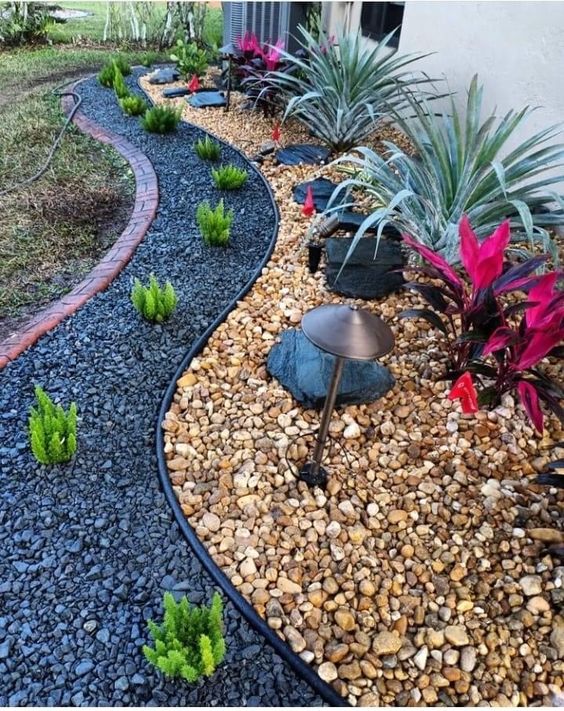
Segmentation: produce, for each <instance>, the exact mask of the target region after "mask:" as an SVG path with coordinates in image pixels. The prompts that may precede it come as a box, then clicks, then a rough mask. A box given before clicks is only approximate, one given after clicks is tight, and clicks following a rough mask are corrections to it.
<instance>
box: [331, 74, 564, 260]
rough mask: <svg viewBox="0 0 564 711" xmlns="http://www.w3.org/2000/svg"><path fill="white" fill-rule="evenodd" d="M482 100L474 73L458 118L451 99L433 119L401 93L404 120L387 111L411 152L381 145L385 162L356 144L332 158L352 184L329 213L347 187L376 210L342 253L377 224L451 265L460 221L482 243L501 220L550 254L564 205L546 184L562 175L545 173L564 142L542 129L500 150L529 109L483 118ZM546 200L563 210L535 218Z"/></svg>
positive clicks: (554, 129)
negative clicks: (350, 151) (465, 222)
mask: <svg viewBox="0 0 564 711" xmlns="http://www.w3.org/2000/svg"><path fill="white" fill-rule="evenodd" d="M482 95H483V88H482V86H481V85H480V84H479V83H478V77H477V76H474V78H473V79H472V82H471V84H470V88H469V91H468V97H467V102H466V107H465V109H464V113H460V112H459V110H458V109H457V108H456V105H455V103H454V100H453V99H452V98H451V101H450V110H449V111H448V112H446V111H445V112H444V113H442V114H438V113H437V112H436V110H435V107H434V106H433V107H431V105H430V104H429V103H428V102H427V101H426V100H425V99H423V100H422V99H421V97H420V96H416V95H415V94H414V92H411V91H408V92H407V93H406V98H407V101H408V105H409V109H410V110H409V111H408V113H409V114H410V116H409V117H406V115H405V113H403V114H402V113H400V112H398V111H396V110H395V109H394V108H392V109H391V110H392V114H393V116H394V118H395V120H396V122H397V124H398V126H399V127H400V129H401V130H402V131H403V132H404V133H405V134H406V135H407V137H408V138H409V140H410V142H411V144H412V146H413V153H407V152H406V151H405V150H403V149H402V148H400V147H399V146H398V145H396V144H395V143H392V142H384V145H385V148H386V150H385V153H384V155H379V154H378V153H376V152H375V151H373V150H371V149H369V148H365V147H361V148H357V149H356V150H355V152H354V153H353V154H351V155H348V156H345V157H343V158H341V159H337V161H335V163H339V164H340V165H341V167H342V168H343V170H344V171H345V172H346V173H349V174H350V175H352V177H351V178H349V179H348V180H345V181H343V182H342V183H341V184H340V185H339V187H338V188H337V189H336V190H335V193H334V194H333V196H332V199H331V202H330V204H329V209H331V206H332V205H336V204H337V196H339V195H341V197H342V191H350V190H351V189H353V188H356V189H359V190H361V191H362V192H364V193H365V194H366V195H367V196H368V197H370V198H372V200H373V203H374V211H373V212H372V214H371V215H369V216H368V217H367V218H366V219H365V220H364V222H363V223H362V225H361V226H360V228H359V230H358V232H357V233H356V235H355V238H354V240H353V244H352V246H351V250H350V254H352V252H353V250H354V247H355V246H356V244H357V242H358V240H359V239H360V238H361V237H362V236H363V235H364V234H365V233H366V231H367V230H368V229H369V228H373V227H374V226H377V227H378V232H377V234H378V236H380V235H381V234H382V231H383V229H384V228H385V227H386V226H387V225H391V226H393V227H395V228H396V229H398V230H400V231H401V232H404V233H407V234H409V235H411V236H412V237H413V238H414V239H416V240H417V241H418V242H420V243H422V244H424V245H426V246H428V247H430V248H432V249H433V250H435V251H436V252H438V253H439V254H441V256H443V257H444V258H445V259H446V260H447V261H449V262H450V263H452V264H454V263H457V262H458V261H459V250H458V246H459V238H458V223H459V222H460V220H461V218H462V216H463V215H467V216H468V218H469V220H470V221H471V223H472V225H473V226H474V229H475V231H476V233H477V235H478V236H479V237H482V238H483V237H485V236H486V235H487V234H490V233H491V232H493V230H494V229H495V227H496V226H497V225H498V224H499V223H500V222H501V221H502V220H503V219H504V218H506V217H509V218H510V219H511V228H512V239H513V240H514V241H518V242H522V241H523V239H524V237H525V236H526V237H527V238H528V240H529V242H530V244H531V245H532V244H533V243H534V242H535V241H537V240H538V241H540V242H541V243H542V245H543V248H544V249H545V250H549V251H551V253H552V254H553V255H554V256H556V250H555V245H554V243H553V241H552V239H551V237H550V235H549V233H548V231H547V228H548V227H551V226H555V225H559V224H564V212H563V211H562V205H563V203H562V198H561V197H560V196H558V195H556V194H555V193H554V192H552V191H550V190H547V187H548V186H549V185H551V184H555V183H559V182H562V181H563V180H564V175H563V174H562V172H559V173H558V174H552V175H551V174H549V171H553V170H554V169H555V168H558V167H559V166H560V165H561V161H562V159H563V158H564V145H563V144H554V143H552V141H553V140H554V138H555V137H556V136H557V135H558V134H559V133H560V132H561V127H560V126H558V125H555V126H551V127H549V128H546V129H544V130H543V131H540V132H538V133H536V134H534V135H533V136H531V137H530V138H529V139H527V140H525V141H522V142H521V143H520V144H519V145H517V146H516V147H515V148H513V149H509V150H506V146H507V144H508V142H509V141H511V140H512V139H513V136H514V134H515V132H516V131H517V129H518V128H520V127H521V125H522V124H523V122H524V121H525V119H526V118H527V116H528V115H529V114H530V113H531V111H532V110H533V109H531V108H529V107H525V108H524V109H522V110H520V111H513V110H512V111H508V112H507V113H506V114H505V116H503V118H501V119H498V118H497V117H496V116H495V113H491V114H490V115H489V116H488V117H487V118H486V119H485V120H482V118H481V116H482ZM554 201H556V202H557V203H558V204H559V205H560V206H561V207H560V209H559V210H558V211H554V212H546V211H543V208H544V206H545V205H546V204H547V203H550V202H554Z"/></svg>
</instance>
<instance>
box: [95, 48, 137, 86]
mask: <svg viewBox="0 0 564 711" xmlns="http://www.w3.org/2000/svg"><path fill="white" fill-rule="evenodd" d="M116 69H117V71H119V73H120V74H121V76H122V78H123V77H125V76H128V75H129V74H131V66H130V65H129V64H128V62H127V60H125V59H124V58H123V57H120V56H119V55H117V56H115V57H112V58H111V59H109V60H108V61H107V62H106V63H105V64H104V66H103V67H102V69H101V70H100V72H99V74H98V81H99V82H100V84H101V85H102V86H105V87H106V88H108V89H112V88H114V79H115V76H116Z"/></svg>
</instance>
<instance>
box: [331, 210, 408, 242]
mask: <svg viewBox="0 0 564 711" xmlns="http://www.w3.org/2000/svg"><path fill="white" fill-rule="evenodd" d="M367 217H368V215H366V214H363V213H362V212H351V211H350V210H343V212H339V230H342V231H343V232H356V231H357V230H358V228H359V227H360V226H361V225H362V223H363V222H364V220H365V219H366V218H367ZM377 231H378V224H377V223H374V224H373V225H371V226H370V227H369V228H368V229H367V230H366V234H376V232H377ZM384 234H385V235H386V237H389V238H390V237H391V238H394V239H398V240H399V239H401V234H400V233H399V232H398V230H396V228H395V227H392V226H391V225H387V226H386V227H385V229H384Z"/></svg>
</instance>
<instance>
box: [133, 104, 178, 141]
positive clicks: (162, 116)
mask: <svg viewBox="0 0 564 711" xmlns="http://www.w3.org/2000/svg"><path fill="white" fill-rule="evenodd" d="M181 116H182V109H181V108H179V109H173V108H171V107H170V106H153V107H152V108H151V109H148V110H147V111H146V112H145V115H144V116H143V118H142V119H141V125H142V126H143V128H144V129H145V131H148V132H149V133H161V134H164V133H171V132H172V131H174V130H176V127H177V126H178V123H179V121H180V118H181Z"/></svg>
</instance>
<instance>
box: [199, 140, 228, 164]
mask: <svg viewBox="0 0 564 711" xmlns="http://www.w3.org/2000/svg"><path fill="white" fill-rule="evenodd" d="M194 150H195V151H196V154H197V156H198V158H200V159H201V160H211V161H216V160H219V158H220V156H221V146H220V145H219V143H218V142H217V141H214V140H213V138H211V137H210V136H206V137H205V138H200V140H199V141H196V143H195V144H194Z"/></svg>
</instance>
